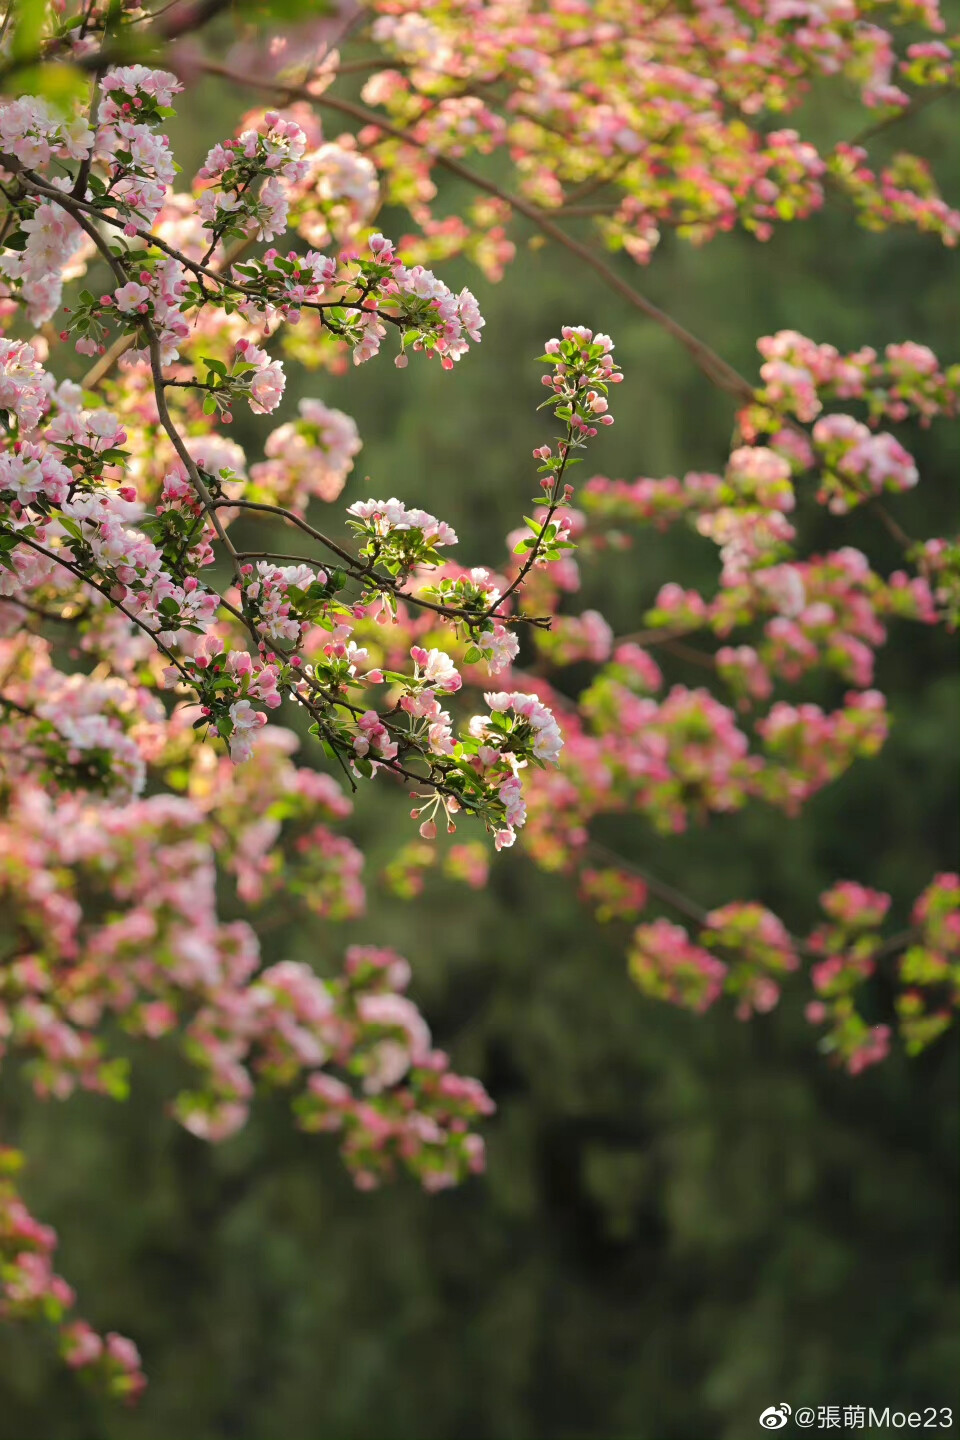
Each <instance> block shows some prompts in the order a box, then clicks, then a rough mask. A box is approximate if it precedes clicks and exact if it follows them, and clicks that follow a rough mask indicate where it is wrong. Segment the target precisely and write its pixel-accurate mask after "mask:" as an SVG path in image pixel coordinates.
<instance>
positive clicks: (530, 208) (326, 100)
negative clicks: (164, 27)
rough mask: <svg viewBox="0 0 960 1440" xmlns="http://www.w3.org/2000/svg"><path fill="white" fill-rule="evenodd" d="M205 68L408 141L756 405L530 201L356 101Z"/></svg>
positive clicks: (709, 356)
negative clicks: (575, 262)
mask: <svg viewBox="0 0 960 1440" xmlns="http://www.w3.org/2000/svg"><path fill="white" fill-rule="evenodd" d="M203 68H204V70H205V71H206V72H207V73H208V74H210V75H218V76H220V77H221V78H222V79H226V80H231V81H233V82H234V83H235V84H237V85H246V86H249V87H250V88H252V89H255V90H266V91H268V92H269V93H271V94H274V95H282V96H285V97H286V99H287V100H288V101H290V100H306V101H308V102H309V103H310V104H312V105H317V106H319V107H321V108H323V109H327V110H336V111H338V112H339V113H340V114H342V115H348V116H350V117H351V118H352V119H354V120H356V121H358V122H360V123H361V124H364V125H372V126H376V128H377V129H378V130H381V131H382V132H383V133H384V134H385V135H391V136H393V138H394V139H396V140H400V141H402V142H403V143H404V144H405V145H410V146H412V147H413V148H415V149H418V150H425V151H427V153H428V154H429V155H430V156H431V158H432V159H433V161H434V162H435V163H436V164H437V165H439V166H441V168H443V169H444V170H447V171H449V173H450V174H451V175H456V176H457V177H458V178H459V179H461V180H465V181H466V182H467V183H468V184H470V185H472V186H473V187H474V188H475V189H477V190H483V191H485V192H486V193H487V194H488V195H494V196H496V198H497V199H499V200H502V201H504V202H505V203H506V204H507V205H509V206H510V207H511V208H512V209H513V210H515V211H516V212H517V214H519V215H523V216H524V217H525V218H526V219H527V220H529V221H530V222H531V223H532V224H533V225H535V226H536V227H537V229H538V230H540V231H541V232H542V233H543V234H544V235H546V236H547V237H548V238H549V239H551V240H553V241H555V242H556V243H557V244H558V245H560V246H562V247H563V248H564V249H565V250H568V251H569V252H570V253H571V254H572V255H576V256H577V257H578V258H579V259H580V260H582V261H583V263H584V264H585V265H587V266H588V267H589V268H590V269H591V270H593V271H594V273H595V274H597V275H599V276H600V278H601V279H602V280H603V281H604V283H605V284H606V285H607V286H608V287H609V288H610V289H611V290H613V291H614V293H615V294H617V295H619V296H620V298H621V299H622V300H625V301H626V303H627V304H628V305H630V306H632V307H633V308H634V309H635V310H639V311H640V313H641V314H642V315H645V316H646V317H647V319H648V320H652V321H653V322H654V323H655V324H656V325H659V326H660V327H661V329H663V330H666V332H667V333H668V334H669V335H672V336H673V338H674V339H675V340H677V341H678V342H679V343H680V344H681V345H683V347H684V348H685V349H686V350H687V351H688V353H689V354H690V355H691V356H692V358H693V360H694V363H695V364H696V365H697V366H698V368H699V369H700V370H702V371H703V373H704V374H705V375H706V376H707V378H708V379H709V380H711V381H712V382H713V384H715V385H717V386H718V387H719V388H720V389H721V390H723V391H725V392H726V393H727V394H729V395H732V396H734V398H735V399H737V400H740V401H744V402H746V401H751V400H752V399H753V388H752V386H751V385H750V384H749V382H748V381H747V380H746V379H745V378H744V377H743V376H742V375H741V374H740V373H739V372H738V371H737V370H735V369H734V368H733V366H731V365H729V364H728V363H727V361H726V360H724V359H723V358H722V356H720V355H718V354H717V353H716V352H715V351H714V350H712V349H711V348H710V346H709V345H707V344H705V343H704V342H703V341H702V340H699V339H698V338H697V337H696V336H695V335H693V334H691V332H690V331H689V330H687V329H686V328H685V327H684V326H683V325H681V324H680V323H679V321H677V320H674V318H673V316H672V315H668V314H667V312H666V311H665V310H661V309H660V307H659V306H658V305H655V304H654V303H653V301H652V300H648V299H647V298H646V296H645V295H642V294H641V293H640V292H639V291H638V290H634V289H633V287H632V286H631V285H628V284H627V282H626V281H625V280H622V279H621V278H620V276H619V275H618V274H617V273H616V271H615V270H613V269H612V268H611V267H610V266H609V265H608V264H607V263H606V261H605V260H603V259H602V258H601V257H600V256H599V255H598V254H597V253H596V251H594V250H592V249H591V248H590V246H589V245H585V244H584V243H583V241H581V240H577V239H575V238H574V237H573V236H572V235H568V234H567V232H566V231H565V230H564V229H562V228H561V226H559V225H557V224H556V223H555V221H553V220H551V219H550V218H549V214H548V213H547V212H545V211H544V210H541V209H540V207H539V206H537V205H534V204H532V203H531V202H530V201H528V200H525V199H524V198H523V197H522V196H519V195H514V194H512V193H511V192H509V191H507V190H503V189H502V188H501V187H500V186H499V185H497V184H495V183H494V182H493V181H492V180H488V179H487V178H486V177H485V176H483V175H478V174H477V173H476V172H475V171H473V170H470V169H469V168H468V167H467V166H466V165H463V164H461V162H460V161H459V160H455V159H453V157H452V156H450V155H444V154H442V153H440V152H438V151H437V150H434V149H432V148H431V146H430V145H429V143H428V142H426V141H424V140H420V139H419V138H418V137H417V136H416V135H414V134H413V133H412V132H411V131H409V130H403V129H401V128H400V127H399V126H397V125H392V124H391V123H390V122H389V121H388V120H385V119H384V118H383V117H382V116H380V115H378V114H377V113H376V112H375V111H373V110H368V109H366V107H365V106H363V105H357V104H355V103H354V102H353V101H352V100H343V99H341V98H339V97H338V96H335V95H331V94H329V92H326V93H324V94H323V95H314V94H312V93H311V91H310V90H309V89H308V88H307V87H305V86H299V85H284V84H282V83H280V82H275V81H269V80H259V79H256V78H254V77H252V76H246V75H239V74H237V73H236V72H235V71H233V70H230V69H229V67H227V66H226V65H217V64H215V63H214V62H212V61H210V62H205V63H204V66H203Z"/></svg>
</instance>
